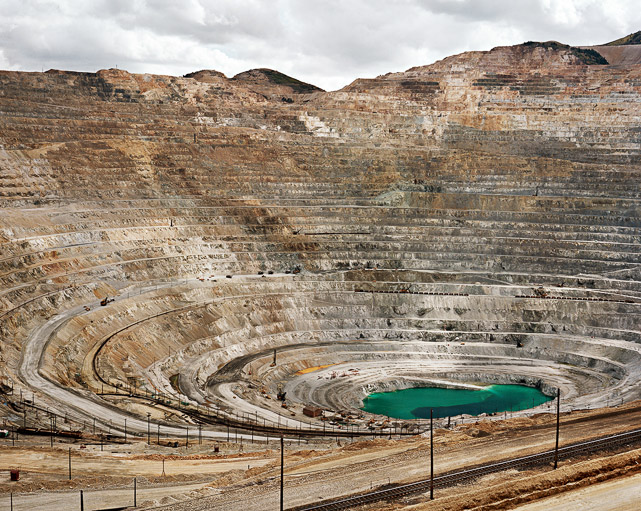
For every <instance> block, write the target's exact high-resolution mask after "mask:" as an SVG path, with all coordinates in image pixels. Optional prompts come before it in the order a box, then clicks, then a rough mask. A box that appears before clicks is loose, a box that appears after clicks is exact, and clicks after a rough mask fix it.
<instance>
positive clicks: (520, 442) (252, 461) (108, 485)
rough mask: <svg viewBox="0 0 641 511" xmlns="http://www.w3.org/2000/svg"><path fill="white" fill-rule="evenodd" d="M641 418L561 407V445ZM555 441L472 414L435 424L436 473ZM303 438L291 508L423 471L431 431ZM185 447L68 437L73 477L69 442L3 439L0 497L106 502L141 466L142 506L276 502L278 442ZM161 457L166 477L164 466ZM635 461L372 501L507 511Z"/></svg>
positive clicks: (620, 457)
mask: <svg viewBox="0 0 641 511" xmlns="http://www.w3.org/2000/svg"><path fill="white" fill-rule="evenodd" d="M640 420H641V407H640V406H639V403H638V402H637V403H632V404H630V405H627V406H624V407H620V408H618V409H609V410H598V411H576V412H573V413H569V414H564V416H563V417H562V423H561V428H562V429H561V431H562V434H561V444H562V445H563V444H566V443H571V442H575V441H579V440H583V439H588V438H592V437H595V436H599V435H602V434H605V433H616V432H619V431H624V430H627V429H632V428H634V427H635V426H636V425H637V424H638V423H639V421H640ZM553 444H554V416H553V415H552V414H539V415H536V416H533V417H532V418H514V419H508V420H504V421H489V420H481V421H478V422H476V421H471V422H470V424H465V425H463V426H459V427H457V428H455V429H453V430H440V429H439V430H437V431H436V433H435V445H436V448H435V467H436V473H437V474H438V473H442V472H445V471H449V470H454V469H460V468H464V467H466V466H470V465H473V464H478V463H485V462H490V461H495V460H497V459H500V458H507V457H513V456H521V455H525V454H528V453H533V452H536V451H540V450H544V449H549V448H551V447H553ZM305 447H306V446H305V445H301V446H300V447H299V446H298V444H297V442H292V445H290V446H288V447H287V450H286V452H287V457H286V471H285V472H286V492H285V502H286V507H287V508H291V507H294V506H299V505H303V504H310V503H313V502H317V501H320V500H322V499H325V498H330V497H337V496H340V495H345V494H350V493H358V492H363V491H367V490H369V489H370V488H372V487H378V486H382V485H386V484H388V483H400V482H409V481H413V480H417V479H421V478H425V477H427V476H428V470H429V441H428V439H426V438H424V437H420V436H419V437H411V438H407V439H403V440H388V439H378V438H377V439H375V440H367V441H360V442H355V443H353V444H347V445H343V446H342V447H336V446H334V447H333V448H329V449H327V448H326V447H325V448H324V447H322V446H318V447H317V448H316V449H310V448H307V449H305ZM310 447H311V446H310ZM247 448H249V446H247ZM190 449H191V450H190V452H189V453H186V452H185V451H184V448H182V449H181V450H179V452H178V453H176V452H175V450H174V451H173V452H174V454H173V455H171V454H170V453H169V451H168V450H167V449H166V448H163V447H157V446H152V447H149V446H147V445H146V444H145V443H144V442H138V443H135V444H130V445H125V446H117V447H113V446H107V447H105V450H104V451H102V452H101V451H100V450H99V446H97V445H90V446H88V447H87V448H86V449H79V445H73V446H72V453H73V456H72V464H73V465H72V466H73V470H74V477H73V479H72V480H71V481H69V480H68V450H67V446H66V445H62V446H58V447H57V448H56V449H54V450H53V451H52V450H51V449H49V448H48V446H47V445H46V444H44V443H43V442H40V445H33V446H31V447H25V446H24V445H22V446H20V447H15V448H14V447H11V446H10V445H9V446H6V445H5V446H3V447H2V448H1V449H0V464H2V466H5V467H6V466H10V467H20V468H21V470H22V477H21V481H20V482H17V483H15V482H14V483H10V482H8V474H6V479H4V481H3V482H2V484H0V492H2V493H4V494H5V497H4V498H1V499H0V505H4V504H3V503H4V502H5V501H8V495H7V494H8V492H13V493H14V502H15V503H16V506H17V505H18V504H19V503H21V502H22V504H20V505H23V506H24V505H28V506H29V507H23V508H21V507H16V508H15V509H17V510H19V509H34V510H35V509H51V505H50V504H48V503H52V502H60V506H61V507H60V509H63V508H67V507H66V506H68V508H69V509H74V506H76V505H77V502H78V495H79V490H80V489H85V491H87V492H88V495H89V494H91V495H93V497H92V498H94V499H96V498H97V496H100V497H99V500H100V502H101V505H102V506H103V507H107V505H110V506H116V505H127V504H129V499H130V498H131V495H132V482H133V481H132V479H133V477H134V476H137V477H138V484H139V486H138V488H139V489H140V492H141V493H139V499H138V506H139V507H140V508H141V509H157V508H160V509H171V510H184V511H187V510H200V509H203V510H204V509H221V510H222V509H243V510H248V511H251V510H254V509H255V510H261V511H262V510H264V509H266V508H273V507H277V505H278V487H279V479H278V471H279V466H278V452H277V451H274V450H268V451H264V452H257V453H252V452H246V453H236V454H232V453H231V451H232V450H238V447H237V446H236V447H234V446H233V445H228V446H227V445H225V446H223V451H229V453H228V454H219V455H212V454H211V452H212V450H213V444H205V445H203V446H195V447H193V448H190ZM163 458H164V459H165V472H166V475H165V476H164V477H163V476H162V475H161V473H162V459H163ZM640 461H641V451H631V452H627V453H626V452H624V453H621V454H616V453H601V454H599V455H598V456H594V457H592V458H591V459H587V458H584V459H580V460H570V461H564V462H563V463H561V467H560V469H559V470H558V471H556V472H554V471H551V469H549V468H541V469H536V470H532V471H527V472H518V471H510V472H507V473H502V474H495V475H491V476H487V477H485V478H483V479H481V480H479V481H476V482H475V483H474V484H471V485H468V486H462V487H456V488H450V489H445V490H439V491H437V492H436V497H437V498H436V500H435V501H434V502H431V503H430V502H429V501H425V498H426V496H424V495H423V496H415V497H412V498H410V499H408V500H406V501H399V502H394V503H384V504H377V505H374V506H371V508H372V509H405V508H407V509H414V508H416V509H430V510H431V509H443V510H446V509H447V510H454V509H509V508H514V507H516V506H518V505H520V504H522V503H524V502H528V501H530V500H535V499H540V498H541V497H545V496H547V495H555V494H557V493H559V494H562V493H564V492H567V491H571V492H572V493H571V495H574V493H577V492H580V493H578V495H583V494H584V493H586V492H587V491H588V490H586V488H589V487H591V485H592V484H595V483H598V482H600V481H604V480H609V479H615V480H616V481H618V480H619V479H621V477H623V476H626V475H634V474H636V473H637V471H639V470H641V465H639V462H640ZM248 467H249V470H248ZM116 474H117V475H116ZM637 484H638V477H634V478H630V480H629V481H628V480H627V479H623V480H622V481H621V482H620V484H619V485H615V486H613V488H619V486H621V487H625V488H627V490H626V491H627V493H633V492H634V489H635V488H637V486H636V485H637ZM167 487H170V490H171V491H168V489H167ZM603 488H604V489H603V490H602V491H603V492H607V491H610V490H608V489H607V488H609V486H604V487H603ZM479 490H482V491H479ZM595 491H596V490H595ZM611 491H614V490H611ZM88 498H89V497H88ZM563 498H564V497H563V496H559V497H558V499H559V502H560V504H559V506H563V502H565V501H564V500H563ZM566 498H570V499H572V498H573V497H571V496H570V497H566ZM585 498H587V497H585ZM622 498H623V497H622ZM606 500H608V501H610V499H606ZM87 502H88V501H87ZM544 502H547V501H544ZM555 502H556V500H551V501H550V503H549V506H552V505H556V504H555ZM622 502H623V501H622ZM7 503H8V502H7ZM63 503H64V505H63ZM542 505H543V504H542ZM496 506H498V507H496ZM89 509H101V508H100V507H89ZM526 509H527V508H526ZM533 509H553V508H552V507H548V508H533ZM559 509H560V507H559ZM613 509H614V508H613Z"/></svg>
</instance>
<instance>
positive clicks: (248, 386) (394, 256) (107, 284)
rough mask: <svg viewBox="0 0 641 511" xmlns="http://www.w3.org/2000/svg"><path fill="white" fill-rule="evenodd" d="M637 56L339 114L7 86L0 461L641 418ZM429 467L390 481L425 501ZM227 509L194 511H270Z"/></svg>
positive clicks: (450, 67) (203, 90) (62, 76)
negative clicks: (524, 401) (484, 403)
mask: <svg viewBox="0 0 641 511" xmlns="http://www.w3.org/2000/svg"><path fill="white" fill-rule="evenodd" d="M630 41H631V40H626V41H623V44H617V45H613V46H603V47H592V48H576V47H569V46H565V45H562V44H558V43H525V44H521V45H517V46H511V47H499V48H494V49H493V50H491V51H483V52H481V51H479V52H468V53H463V54H461V55H456V56H452V57H449V58H446V59H444V60H442V61H439V62H436V63H434V64H432V65H427V66H421V67H415V68H412V69H409V70H407V71H405V72H400V73H390V74H386V75H383V76H379V77H377V78H375V79H357V80H355V81H354V82H353V83H351V84H350V85H348V86H346V87H344V88H343V89H341V90H338V91H333V92H326V91H323V90H321V89H319V88H317V87H315V86H313V85H310V84H307V83H303V82H301V81H298V80H296V79H294V78H290V77H288V76H286V75H283V74H281V73H279V72H276V71H272V70H268V69H255V70H251V71H248V72H244V73H241V74H239V75H237V76H234V77H233V78H227V77H226V76H224V75H223V74H221V73H219V72H216V71H209V70H203V71H198V72H194V73H192V74H188V75H186V76H183V77H172V76H156V75H147V74H130V73H128V72H126V71H123V70H118V69H108V70H102V71H98V72H97V73H81V72H67V71H58V70H50V71H47V72H44V73H28V72H9V71H2V72H0V169H1V170H0V205H1V209H0V279H1V282H2V286H1V288H0V360H1V365H0V383H1V384H2V386H1V390H2V393H3V396H2V398H3V399H2V403H0V416H1V418H2V419H3V423H4V426H5V428H6V430H7V434H8V435H9V436H8V437H7V438H6V439H5V440H2V441H3V442H4V445H5V446H7V447H6V448H9V447H8V446H11V439H12V438H13V439H14V445H18V446H20V445H23V444H21V443H20V442H28V441H30V439H31V438H44V439H45V441H46V446H48V445H49V438H48V437H46V436H44V437H43V436H42V435H43V434H44V435H47V434H50V435H51V444H52V445H53V444H54V440H55V442H56V443H58V444H59V445H60V442H71V443H70V444H69V445H70V446H72V447H74V449H75V448H76V447H78V445H79V444H81V443H82V444H83V447H84V445H89V444H91V445H98V442H100V445H101V448H102V444H103V443H111V444H112V445H116V444H118V445H120V444H122V443H123V440H124V442H132V441H137V442H139V443H142V444H143V445H145V446H147V443H151V444H155V443H156V441H157V443H158V444H160V445H159V446H158V448H160V446H161V445H163V442H164V443H165V444H167V445H166V448H167V449H171V448H175V447H172V442H173V446H175V445H178V444H180V446H182V445H184V444H185V441H186V440H187V442H189V443H191V444H192V445H194V444H197V445H202V444H203V442H204V443H205V444H206V445H209V449H210V451H211V450H212V449H213V448H214V446H216V451H218V447H219V446H221V448H223V450H224V449H225V448H227V447H224V446H238V443H239V442H240V449H242V448H243V447H242V446H243V444H242V442H243V441H244V442H245V447H244V448H245V451H247V450H252V451H256V450H259V449H263V450H266V449H268V443H269V441H270V439H271V442H272V444H271V447H270V448H269V449H272V450H274V449H277V447H276V446H277V445H280V444H278V443H276V441H277V440H279V438H280V436H281V435H282V436H284V438H285V441H289V442H290V443H293V444H296V445H299V444H301V441H302V442H303V443H305V442H307V443H306V444H305V445H307V446H308V448H312V447H309V446H316V448H317V449H319V452H320V451H322V449H323V448H325V447H327V445H326V443H327V442H333V443H334V446H336V442H338V443H339V444H340V443H341V442H343V443H344V442H348V443H350V442H354V444H353V446H354V447H353V448H352V449H355V448H356V446H358V445H359V444H358V442H359V441H361V442H364V441H365V439H368V440H369V441H372V438H375V439H378V438H380V439H381V440H380V441H381V442H383V440H387V441H389V444H385V445H388V447H386V448H389V449H392V448H393V447H389V446H394V445H406V444H403V442H413V441H414V442H426V441H427V440H426V438H428V437H429V419H426V416H425V415H423V417H422V418H417V419H403V420H401V419H398V420H397V419H394V418H387V417H385V416H384V415H376V414H370V413H367V412H365V411H363V410H362V409H361V408H362V407H363V400H364V399H365V398H366V397H367V396H368V395H369V394H372V393H376V392H387V391H394V390H401V389H408V388H413V387H430V386H431V387H434V386H436V387H446V388H465V389H470V388H478V387H481V386H487V385H493V384H497V385H504V384H519V385H525V386H528V387H535V388H537V389H538V390H540V391H541V392H542V393H543V394H544V395H545V396H548V397H549V398H554V397H555V396H556V393H557V389H559V390H560V395H561V408H560V410H561V413H562V414H563V415H564V417H566V418H567V417H574V415H572V414H576V413H584V412H577V410H588V409H590V410H594V409H596V412H598V411H599V410H600V409H602V408H608V410H610V412H609V413H611V414H617V413H622V410H624V409H628V410H633V411H634V410H637V408H636V407H635V405H634V404H633V402H634V401H635V400H638V399H639V398H641V326H640V325H641V323H640V320H641V249H640V243H641V202H640V199H641V186H640V184H639V183H640V182H641V65H640V62H641V46H639V45H634V44H627V43H628V42H630ZM631 403H632V405H631ZM555 407H556V404H555V401H554V400H553V401H547V402H545V403H543V404H540V405H538V406H535V408H534V409H532V408H530V407H528V408H529V409H525V410H523V411H521V412H517V413H514V412H513V413H512V414H508V413H501V412H499V413H497V414H495V413H490V412H487V413H485V414H483V417H482V419H484V422H486V423H491V424H494V423H496V424H498V423H499V422H500V421H499V419H500V420H502V421H504V423H505V424H507V423H509V422H510V417H512V420H517V421H518V420H522V421H525V420H527V417H530V416H533V415H536V416H539V415H540V416H543V415H544V414H545V415H546V416H549V417H550V421H553V420H555V413H554V412H555ZM626 407H628V408H626ZM571 412H572V413H571ZM596 412H595V413H596ZM537 414H538V415H537ZM472 415H477V414H472ZM480 420H481V418H479V417H470V415H462V416H455V417H449V418H447V419H446V418H439V419H438V420H437V421H436V423H435V427H438V428H441V429H439V431H443V435H446V430H447V431H449V432H450V433H451V434H453V433H452V432H453V431H454V429H453V428H455V427H459V426H460V423H461V421H463V424H465V422H468V423H472V424H476V428H477V432H478V431H479V430H478V428H479V427H480V426H479V424H481V423H480V422H479V421H480ZM635 420H637V421H638V417H637V418H636V419H635ZM448 427H449V430H448V429H447V428H448ZM568 428H570V426H568ZM481 429H482V428H481ZM517 429H518V428H517ZM550 431H552V430H550ZM591 431H592V435H593V436H598V435H605V434H608V433H610V432H611V430H610V429H608V427H607V425H600V426H594V427H593V428H592V430H591ZM37 433H39V434H40V436H38V435H37ZM16 434H19V437H18V442H17V444H16V442H15V436H16ZM488 434H489V433H488ZM156 435H157V439H156ZM472 436H473V435H472ZM477 436H478V435H477ZM562 438H563V437H562ZM548 440H549V441H550V442H553V441H554V434H553V432H552V433H550V435H549V438H548ZM34 441H35V440H34ZM376 441H378V440H376ZM475 441H476V439H475ZM250 442H251V443H250ZM259 442H262V444H259ZM323 442H325V444H323ZM394 442H396V443H394ZM24 445H26V444H24ZM64 445H65V447H64V449H66V445H67V444H64ZM260 445H262V447H260ZM323 445H325V447H323ZM350 445H351V444H350ZM407 445H409V444H407ZM412 445H413V444H412ZM420 445H423V444H420ZM488 445H489V444H488ZM492 445H493V447H492V450H493V455H494V456H495V457H496V458H497V459H500V458H506V457H509V456H511V454H512V453H511V452H510V453H501V447H500V445H501V441H500V439H499V440H496V439H495V442H494V444H492ZM546 445H548V444H546ZM250 446H251V447H250ZM147 447H149V448H151V446H147ZM42 448H44V447H42ZM180 448H182V447H178V449H180ZM234 448H236V447H234ZM291 448H292V449H293V448H294V446H292V447H291ZM442 448H445V447H444V446H443V447H442ZM229 449H232V447H229ZM363 449H366V446H365V447H363ZM232 450H233V449H232ZM14 452H19V451H14ZM269 452H271V451H269ZM65 453H66V450H65ZM70 453H71V451H70ZM426 453H427V454H426ZM353 454H354V453H353V452H352V455H353ZM427 455H429V451H425V450H423V451H421V457H422V458H421V459H422V461H421V463H422V464H423V468H422V469H421V470H422V472H420V471H416V473H413V472H411V471H408V472H407V473H405V474H403V475H399V476H398V477H397V478H396V481H394V480H391V481H389V483H390V484H392V483H395V482H399V481H402V480H403V477H409V476H410V475H414V476H415V478H421V477H423V478H424V477H427V475H428V473H427V472H425V467H427V466H428V464H427V463H428V461H427V458H426V456H427ZM318 456H321V454H318ZM345 456H347V455H345ZM69 459H70V461H69V463H70V464H69V467H70V471H71V454H70V458H69ZM274 459H276V458H274ZM337 459H338V460H340V456H337ZM479 459H480V458H479ZM477 461H478V460H469V459H468V460H467V461H466V463H467V465H472V464H474V463H476V462H477ZM274 463H276V462H274ZM462 466H466V464H463V465H462ZM3 468H8V467H7V466H5V467H3ZM437 468H438V463H437ZM65 470H66V469H65ZM163 470H164V465H163ZM310 470H311V469H310ZM319 470H320V469H319ZM352 471H353V474H358V472H359V469H358V467H356V466H354V467H352ZM266 474H267V475H266V476H265V478H266V480H267V479H268V475H269V474H271V475H272V476H273V475H274V474H276V472H274V473H273V474H272V473H266ZM252 477H254V478H259V477H260V476H257V475H253V476H252ZM270 477H271V476H270ZM310 477H311V476H310ZM368 477H369V476H368ZM70 478H71V472H70ZM357 479H358V478H357V476H356V475H354V480H355V481H356V480H357ZM384 479H385V483H388V481H387V474H385V478H384ZM254 481H255V479H254ZM369 481H370V479H367V482H366V483H363V484H364V486H362V487H353V488H352V487H351V486H349V484H348V482H347V481H346V480H344V483H343V486H338V485H337V486H335V487H329V486H325V487H322V485H321V486H319V489H318V491H316V490H314V491H311V490H309V491H308V490H305V491H300V492H299V493H298V494H297V495H296V496H293V494H290V496H289V497H287V496H286V497H285V501H286V504H287V506H289V507H294V506H306V505H307V506H309V505H311V504H312V503H315V502H317V501H318V500H321V499H323V498H335V497H339V496H341V495H346V494H349V493H357V492H362V491H364V490H366V489H369V488H370V483H369ZM381 482H382V481H381ZM3 484H4V483H3ZM252 484H254V483H252ZM300 484H302V483H300ZM328 484H329V483H328ZM267 487H269V484H266V485H265V488H267ZM2 488H3V489H6V486H2ZM7 491H8V490H7ZM256 491H258V490H256ZM275 491H276V490H274V492H275ZM223 493H224V492H223ZM274 495H275V493H274ZM274 495H271V494H270V495H269V496H264V498H256V499H255V500H256V502H255V504H257V505H260V507H259V508H257V509H261V510H264V509H270V507H269V506H271V504H266V502H270V500H269V499H271V498H272V497H273V496H274ZM223 497H224V496H221V495H218V497H217V498H219V500H220V502H221V503H220V504H216V505H220V506H221V507H215V505H214V504H215V503H214V502H213V501H212V502H210V503H209V504H208V505H209V506H210V507H203V508H202V509H243V510H250V509H253V508H251V506H249V505H246V504H242V505H240V504H237V505H236V507H234V505H232V504H229V503H227V504H225V502H224V500H223ZM212 498H213V497H212ZM235 498H236V499H237V500H235V501H234V502H239V500H238V496H236V497H235ZM416 498H419V497H416ZM198 502H202V499H201V500H200V501H198ZM216 502H218V501H216ZM261 502H262V504H261ZM274 502H275V501H274ZM436 502H438V499H437V501H436ZM415 503H416V502H415ZM74 505H75V504H74ZM181 505H183V506H192V507H180V506H181ZM225 505H226V506H227V507H225ZM271 508H274V509H276V507H271ZM25 509H26V508H25ZM49 509H52V508H51V507H50V508H49ZM60 509H63V507H60ZM67 509H71V507H69V508H67ZM73 509H76V508H75V507H74V508H73ZM96 509H97V508H96ZM145 509H147V508H145ZM150 509H151V508H150ZM163 509H169V508H168V507H167V508H163ZM171 509H201V508H200V507H197V504H195V503H194V502H192V501H190V500H185V503H183V504H179V503H176V504H175V505H174V507H171ZM416 509H419V508H416ZM426 509H427V507H426ZM429 509H432V508H429ZM434 509H436V508H434ZM438 509H440V508H438Z"/></svg>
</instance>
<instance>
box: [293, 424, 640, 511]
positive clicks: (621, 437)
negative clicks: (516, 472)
mask: <svg viewBox="0 0 641 511" xmlns="http://www.w3.org/2000/svg"><path fill="white" fill-rule="evenodd" d="M636 442H641V429H636V430H633V431H628V432H626V433H619V434H616V435H610V436H607V437H602V438H597V439H595V440H589V441H587V442H578V443H575V444H570V445H567V446H564V447H560V448H559V459H562V458H569V457H570V456H574V455H577V454H585V453H591V452H597V451H601V450H604V449H608V448H612V447H620V446H623V445H626V444H632V443H636ZM553 460H554V450H549V451H544V452H541V453H537V454H532V455H530V456H523V457H520V458H513V459H509V460H504V461H499V462H498V463H491V464H488V465H480V466H478V467H473V468H469V469H465V470H460V471H456V472H449V473H447V474H442V475H439V476H435V477H434V488H443V487H447V486H451V485H454V484H459V483H462V482H466V481H470V480H473V479H476V478H478V477H481V476H483V475H486V474H492V473H496V472H500V471H503V470H508V469H513V468H525V467H530V466H540V465H543V464H545V463H549V462H551V461H553ZM429 490H430V479H423V480H421V481H416V482H413V483H409V484H403V485H399V486H395V487H393V488H386V489H383V490H376V491H373V492H369V493H365V494H363V495H356V496H353V497H347V498H343V499H340V500H334V501H328V502H324V503H320V504H315V505H312V506H299V507H296V508H291V509H290V510H288V511H339V510H342V509H352V508H354V507H356V506H361V505H365V504H372V503H374V502H378V501H381V500H393V499H399V498H401V497H405V496H407V495H412V494H416V493H425V492H428V491H429Z"/></svg>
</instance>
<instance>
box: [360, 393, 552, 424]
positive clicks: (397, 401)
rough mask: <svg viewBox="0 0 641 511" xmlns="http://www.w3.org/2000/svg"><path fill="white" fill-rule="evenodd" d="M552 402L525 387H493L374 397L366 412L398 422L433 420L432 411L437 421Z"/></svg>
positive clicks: (365, 405) (366, 401)
mask: <svg viewBox="0 0 641 511" xmlns="http://www.w3.org/2000/svg"><path fill="white" fill-rule="evenodd" d="M552 399H553V398H551V397H548V396H546V395H545V394H543V393H542V392H541V391H540V390H538V389H535V388H532V387H526V386H524V385H490V386H489V387H485V388H483V389H479V390H469V389H444V388H439V387H417V388H413V389H404V390H396V391H394V392H377V393H375V394H370V395H369V396H367V397H366V398H365V399H364V400H363V408H362V410H365V411H366V412H369V413H374V414H377V415H387V416H388V417H394V418H396V419H429V418H430V409H433V410H434V418H441V417H452V416H455V415H461V414H468V415H480V414H482V413H487V414H491V413H499V412H505V411H517V410H525V409H527V408H532V407H534V406H538V405H540V404H543V403H545V402H547V401H551V400H552Z"/></svg>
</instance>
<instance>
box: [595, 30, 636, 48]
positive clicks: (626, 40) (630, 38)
mask: <svg viewBox="0 0 641 511" xmlns="http://www.w3.org/2000/svg"><path fill="white" fill-rule="evenodd" d="M629 44H641V30H639V31H638V32H635V33H634V34H630V35H626V36H625V37H622V38H621V39H617V40H616V41H612V42H610V43H606V44H604V45H603V46H625V45H629Z"/></svg>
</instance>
